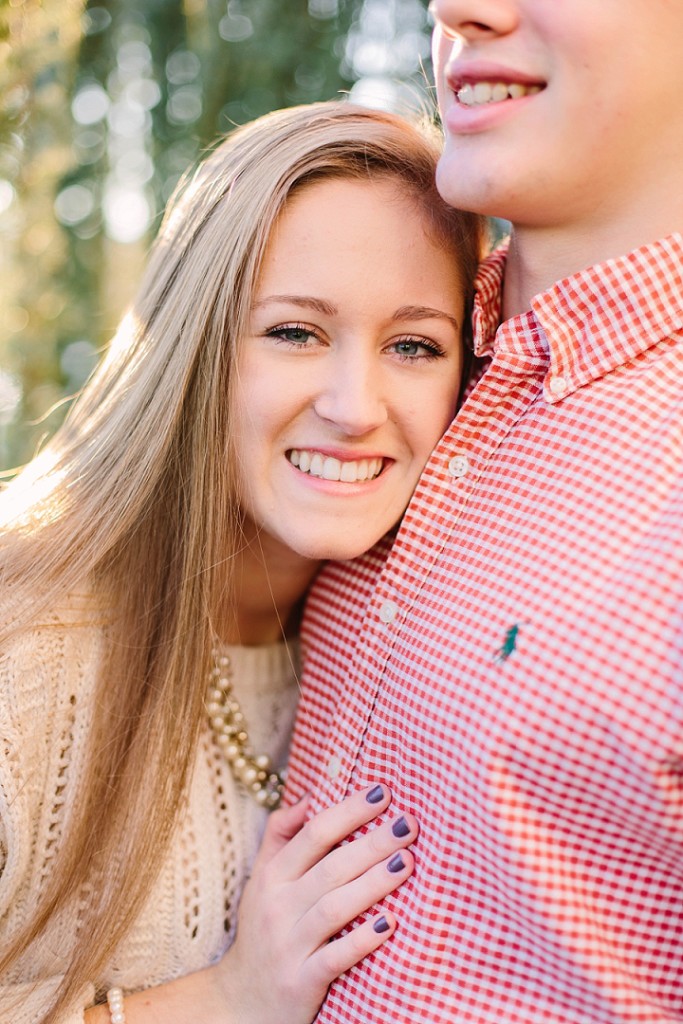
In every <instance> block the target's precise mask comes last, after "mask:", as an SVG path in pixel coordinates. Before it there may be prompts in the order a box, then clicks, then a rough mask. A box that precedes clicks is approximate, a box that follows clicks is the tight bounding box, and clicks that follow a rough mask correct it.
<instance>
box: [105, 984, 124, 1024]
mask: <svg viewBox="0 0 683 1024" xmlns="http://www.w3.org/2000/svg"><path fill="white" fill-rule="evenodd" d="M107 1006H108V1007H109V1016H110V1017H111V1024H126V1014H125V1011H124V1009H123V991H122V990H121V989H120V988H110V989H109V991H108V992H107Z"/></svg>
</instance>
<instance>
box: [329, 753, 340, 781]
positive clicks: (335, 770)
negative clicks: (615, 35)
mask: <svg viewBox="0 0 683 1024" xmlns="http://www.w3.org/2000/svg"><path fill="white" fill-rule="evenodd" d="M340 771H341V760H340V759H339V758H338V757H337V755H336V754H335V755H334V757H331V758H330V759H329V761H328V762H327V777H328V779H336V778H337V776H338V775H339V772H340Z"/></svg>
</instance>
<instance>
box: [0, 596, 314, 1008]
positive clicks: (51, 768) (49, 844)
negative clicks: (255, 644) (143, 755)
mask: <svg viewBox="0 0 683 1024" xmlns="http://www.w3.org/2000/svg"><path fill="white" fill-rule="evenodd" d="M106 617H107V616H106V608H104V607H103V606H98V605H97V603H96V601H95V599H94V598H93V597H92V596H90V595H88V594H87V593H85V592H84V593H83V594H77V595H72V596H71V597H70V598H69V600H68V602H65V606H64V607H63V608H60V609H59V610H58V611H55V612H54V613H53V614H50V615H49V616H44V617H43V619H42V621H41V622H40V623H39V624H38V625H36V626H35V627H33V628H32V629H31V630H30V631H28V632H26V633H25V634H24V635H22V637H20V638H19V639H18V640H17V641H16V642H15V643H14V645H13V647H12V649H11V650H9V651H8V652H6V653H4V654H3V656H2V658H0V743H1V747H0V870H1V875H0V947H1V948H6V945H7V943H8V942H9V940H10V939H11V938H12V937H13V936H14V935H16V934H17V933H18V932H19V930H20V929H21V928H22V926H23V925H24V924H25V923H26V922H27V921H29V920H30V919H31V916H32V914H33V912H34V909H35V906H36V901H37V898H38V895H39V893H40V892H41V889H42V887H43V885H44V883H45V881H46V879H47V878H48V877H49V874H50V865H51V860H52V857H53V856H54V853H55V851H56V849H57V848H58V844H59V838H60V835H61V833H62V830H63V827H64V824H65V822H66V821H67V820H68V817H69V813H70V810H71V801H72V794H73V793H74V790H75V787H76V785H77V783H78V781H79V777H80V774H81V772H82V771H83V760H84V752H85V740H86V734H87V729H88V721H89V709H88V698H89V695H90V694H91V693H92V685H93V680H94V679H95V676H96V673H97V668H98V663H99V659H100V657H101V655H102V649H103V636H104V633H103V626H104V624H105V623H106ZM229 653H230V655H231V659H232V663H233V668H234V687H235V692H236V695H237V697H238V699H239V701H240V704H241V705H242V708H243V711H244V713H245V717H246V720H247V723H248V727H249V733H250V737H251V738H252V740H253V745H254V747H255V749H256V750H257V751H258V752H259V753H261V752H263V753H268V754H270V755H271V757H272V758H273V760H274V763H275V764H277V765H282V764H283V763H284V760H285V757H286V752H287V746H288V742H289V736H290V732H291V728H292V723H293V718H294V712H295V708H296V701H297V697H298V687H297V683H296V666H295V664H294V661H295V659H296V655H297V651H296V645H294V647H293V646H292V645H291V644H290V645H289V647H287V646H285V645H284V644H273V645H271V646H266V647H259V648H231V649H230V650H229ZM197 685H201V686H203V685H204V681H203V680H198V682H197ZM264 824H265V812H264V811H263V810H262V809H261V808H259V807H258V806H257V805H256V803H255V802H254V801H253V800H252V799H251V797H249V796H248V795H246V794H245V793H244V792H243V791H242V790H241V789H240V788H239V787H238V786H237V784H236V783H235V782H234V780H233V778H232V775H231V773H230V770H229V769H228V767H227V765H226V763H225V761H224V759H223V758H222V757H221V753H220V750H219V748H218V747H217V745H216V743H215V741H214V740H213V738H212V736H211V733H210V729H209V727H208V723H207V730H206V733H205V734H204V735H203V736H202V738H201V742H200V746H199V751H198V755H197V761H196V764H195V767H194V772H193V776H192V781H191V785H190V793H189V800H188V806H187V810H186V812H185V813H184V815H183V818H182V822H181V824H180V827H179V829H178V831H177V834H176V836H175V840H174V842H173V844H172V846H171V849H170V851H169V855H168V857H167V858H166V859H165V862H164V865H163V868H162V871H161V874H160V876H159V879H158V882H157V885H156V889H155V890H154V892H153V893H152V894H151V895H150V898H149V900H148V903H147V905H146V907H145V909H144V911H143V913H142V914H141V916H140V918H139V919H138V921H137V923H136V925H135V927H134V928H133V930H132V932H131V933H130V934H129V935H128V936H127V939H126V940H125V942H124V943H123V945H122V946H121V947H120V948H119V950H118V952H117V955H116V958H115V961H114V962H112V963H111V964H110V965H109V967H108V968H107V970H106V972H105V973H104V974H103V976H102V977H100V978H93V979H92V984H91V985H89V986H88V987H87V989H86V990H85V991H84V992H83V995H82V999H81V1000H79V1004H78V1005H77V1006H75V1007H73V1009H72V1010H71V1011H70V1012H69V1013H67V1014H66V1015H65V1016H64V1018H63V1024H82V1021H83V1011H84V1010H85V1009H86V1008H87V1007H88V1006H91V1005H93V1002H94V1001H95V993H98V994H101V993H102V992H104V991H105V990H106V989H107V988H109V987H110V986H112V985H120V986H121V987H122V988H123V989H124V990H126V991H134V990H139V989H144V988H149V987H150V986H153V985H156V984H159V983H161V982H164V981H168V980H170V979H172V978H174V977H178V976H180V975H183V974H187V973H188V972H190V971H195V970H198V969H201V968H203V967H206V966H207V965H209V964H210V963H212V962H214V961H216V960H217V959H218V958H219V957H220V955H221V954H222V953H223V952H224V950H225V949H226V948H227V946H228V945H229V944H230V942H231V941H232V938H233V935H234V926H235V909H236V905H237V902H238V900H239V896H240V892H241V890H242V887H243V885H244V882H245V880H246V877H247V872H248V870H249V866H250V864H251V862H252V861H253V858H254V855H255V853H256V850H257V848H258V844H259V841H260V838H261V835H262V832H263V827H264ZM76 933H77V920H76V914H75V913H74V916H73V918H72V919H68V920H65V919H61V920H59V921H58V922H56V923H55V925H54V927H53V929H52V931H51V932H50V935H49V937H48V940H47V941H45V942H43V941H41V942H40V943H36V948H35V949H34V950H32V951H31V955H30V956H29V958H28V959H27V960H24V961H22V964H21V969H20V970H17V971H15V974H14V975H13V976H12V977H10V978H9V979H7V980H4V981H3V984H2V986H1V987H0V1024H36V1022H37V1021H39V1020H40V1018H41V1008H42V1007H43V1006H44V1004H45V1000H46V998H47V997H48V996H49V994H50V993H51V992H52V991H53V990H54V988H55V986H56V984H57V983H58V981H59V976H60V970H63V962H64V956H65V955H66V954H67V953H68V950H69V948H70V945H71V943H72V942H73V941H74V936H75V935H76Z"/></svg>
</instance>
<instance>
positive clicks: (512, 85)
mask: <svg viewBox="0 0 683 1024" xmlns="http://www.w3.org/2000/svg"><path fill="white" fill-rule="evenodd" d="M540 91H541V86H540V85H522V84H521V83H520V82H509V83H506V82H477V83H476V84H473V83H471V82H466V83H465V85H462V86H461V87H460V88H459V89H458V92H457V97H458V103H462V104H463V105H464V106H466V107H478V106H480V105H481V104H483V103H500V102H502V100H518V99H521V98H522V96H534V95H535V94H536V93H537V92H540Z"/></svg>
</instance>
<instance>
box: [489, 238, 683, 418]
mask: <svg viewBox="0 0 683 1024" xmlns="http://www.w3.org/2000/svg"><path fill="white" fill-rule="evenodd" d="M507 250H508V247H507V243H503V245H502V246H500V247H499V248H498V249H496V251H495V252H494V253H492V254H491V256H489V257H488V258H487V259H486V260H485V261H484V262H483V263H482V266H481V268H480V270H479V273H478V275H477V280H476V284H475V287H476V296H475V304H474V320H473V322H474V350H475V353H476V354H477V355H480V356H486V355H492V354H493V352H494V351H498V350H500V349H505V348H510V346H511V342H512V340H513V339H517V340H518V339H519V338H520V337H526V338H527V339H529V338H533V339H534V340H535V342H536V344H537V345H540V346H542V347H543V348H545V350H546V352H548V353H549V357H550V365H549V369H548V380H549V381H551V382H552V381H553V380H554V381H558V380H560V381H561V382H562V388H561V389H556V388H555V389H553V387H550V388H548V387H546V389H545V390H546V397H547V399H548V400H549V401H554V402H557V401H560V400H561V399H562V398H565V397H566V396H567V395H569V394H571V393H572V392H573V391H575V390H576V389H577V388H579V387H581V386H582V385H584V384H586V383H588V382H589V381H590V380H595V379H597V378H599V377H602V376H604V375H605V374H606V373H609V372H610V371H611V370H614V369H616V368H617V367H618V366H622V365H623V364H625V363H627V362H629V361H630V360H632V359H634V358H635V357H636V356H638V355H640V354H641V353H643V352H645V351H646V350H647V349H648V348H651V347H652V346H653V345H656V344H657V343H658V342H659V341H661V340H662V338H665V337H667V336H669V335H671V334H672V333H674V332H675V331H676V330H679V329H682V328H683V236H682V235H680V234H674V235H671V236H669V237H668V238H664V239H661V240H659V241H657V242H652V243H650V244H648V245H644V246H642V247H640V248H639V249H636V250H634V251H633V252H631V253H629V254H628V255H626V256H621V257H618V258H616V259H611V260H607V261H605V262H604V263H600V264H596V265H595V266H593V267H589V268H588V269H587V270H582V271H580V272H579V273H578V274H574V275H573V276H571V277H568V278H565V279H564V280H562V281H558V282H557V283H556V284H555V285H553V286H552V288H549V289H548V290H547V291H545V292H541V293H539V294H538V295H536V296H534V298H533V299H532V300H531V309H530V310H529V311H528V312H526V313H523V314H521V315H520V316H518V317H513V318H512V319H511V320H509V321H507V322H506V323H504V324H500V313H501V301H502V281H503V273H504V270H505V261H506V258H507Z"/></svg>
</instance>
